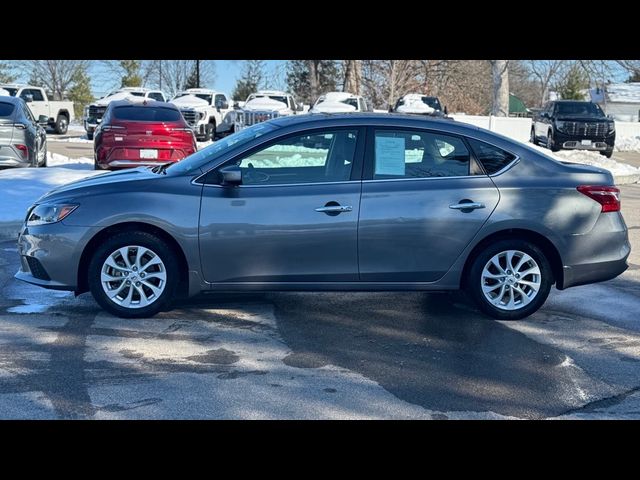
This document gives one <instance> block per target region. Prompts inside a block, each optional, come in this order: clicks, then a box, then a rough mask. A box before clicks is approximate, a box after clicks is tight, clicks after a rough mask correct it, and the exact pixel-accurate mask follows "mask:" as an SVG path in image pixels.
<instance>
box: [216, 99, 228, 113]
mask: <svg viewBox="0 0 640 480" xmlns="http://www.w3.org/2000/svg"><path fill="white" fill-rule="evenodd" d="M216 108H217V109H218V111H220V109H225V108H229V103H227V102H225V101H224V100H223V101H216Z"/></svg>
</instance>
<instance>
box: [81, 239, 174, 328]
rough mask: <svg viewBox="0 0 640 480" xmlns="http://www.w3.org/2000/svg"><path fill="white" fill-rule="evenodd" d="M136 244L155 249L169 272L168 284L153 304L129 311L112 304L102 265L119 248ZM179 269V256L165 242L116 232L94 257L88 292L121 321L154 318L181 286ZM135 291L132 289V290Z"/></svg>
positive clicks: (97, 250)
mask: <svg viewBox="0 0 640 480" xmlns="http://www.w3.org/2000/svg"><path fill="white" fill-rule="evenodd" d="M129 245H137V246H141V247H145V248H148V249H150V250H152V251H153V252H154V253H155V254H156V255H157V256H158V257H159V258H160V260H162V262H163V263H164V266H165V271H166V283H165V285H164V290H163V291H162V293H161V294H160V295H159V296H158V298H157V299H155V300H154V301H153V302H152V303H151V304H150V305H148V306H146V307H140V308H127V307H123V306H121V305H118V304H116V303H115V302H114V301H112V300H111V299H110V298H109V297H108V296H107V294H106V293H105V291H104V290H103V288H102V284H101V272H102V266H103V264H104V262H105V260H106V259H107V257H108V256H109V255H111V253H113V252H115V251H116V250H117V249H119V248H122V247H125V246H129ZM178 278H179V266H178V262H177V260H176V253H175V252H174V251H173V250H172V249H171V247H169V246H168V245H167V244H166V242H164V241H163V240H161V239H160V238H158V237H156V236H155V235H152V234H150V233H147V232H136V231H124V232H120V233H116V234H115V235H112V236H111V237H109V238H108V239H107V240H106V241H105V242H104V243H102V244H101V245H100V246H99V247H98V248H97V249H96V251H95V253H94V254H93V257H92V258H91V262H90V263H89V270H88V281H89V282H88V283H89V290H91V293H92V295H93V298H95V300H96V302H98V304H99V305H100V306H101V307H102V308H103V309H105V310H106V311H107V312H109V313H111V314H113V315H115V316H118V317H121V318H146V317H152V316H153V315H155V314H156V313H158V312H160V311H161V310H163V309H166V308H167V307H168V306H169V305H170V303H171V300H172V299H173V297H174V293H175V291H176V288H177V286H178ZM131 289H132V290H133V286H132V287H131Z"/></svg>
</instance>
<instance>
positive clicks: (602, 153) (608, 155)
mask: <svg viewBox="0 0 640 480" xmlns="http://www.w3.org/2000/svg"><path fill="white" fill-rule="evenodd" d="M600 155H604V156H605V157H607V158H611V156H612V155H613V148H612V149H611V150H608V149H607V150H601V151H600Z"/></svg>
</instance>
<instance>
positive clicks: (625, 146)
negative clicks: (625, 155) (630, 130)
mask: <svg viewBox="0 0 640 480" xmlns="http://www.w3.org/2000/svg"><path fill="white" fill-rule="evenodd" d="M615 149H616V151H618V152H632V151H640V137H620V138H616V144H615Z"/></svg>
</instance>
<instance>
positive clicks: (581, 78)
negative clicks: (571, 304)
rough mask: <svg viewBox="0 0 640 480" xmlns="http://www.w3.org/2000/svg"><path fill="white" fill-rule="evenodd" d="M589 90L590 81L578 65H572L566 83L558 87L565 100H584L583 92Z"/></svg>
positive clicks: (565, 79)
mask: <svg viewBox="0 0 640 480" xmlns="http://www.w3.org/2000/svg"><path fill="white" fill-rule="evenodd" d="M587 88H589V79H588V78H587V75H586V73H585V72H584V70H582V69H581V68H580V67H579V66H578V65H572V66H571V68H570V69H569V71H568V72H567V76H566V77H565V78H564V81H563V82H562V83H561V84H560V85H559V86H558V93H559V94H560V98H562V99H563V100H584V93H583V92H582V91H583V90H585V89H587Z"/></svg>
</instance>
